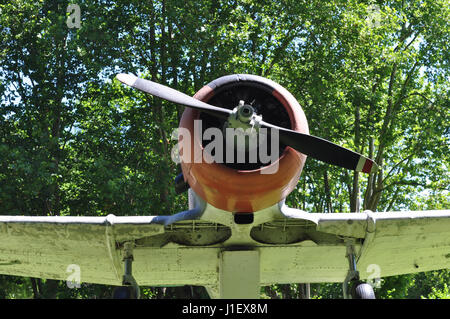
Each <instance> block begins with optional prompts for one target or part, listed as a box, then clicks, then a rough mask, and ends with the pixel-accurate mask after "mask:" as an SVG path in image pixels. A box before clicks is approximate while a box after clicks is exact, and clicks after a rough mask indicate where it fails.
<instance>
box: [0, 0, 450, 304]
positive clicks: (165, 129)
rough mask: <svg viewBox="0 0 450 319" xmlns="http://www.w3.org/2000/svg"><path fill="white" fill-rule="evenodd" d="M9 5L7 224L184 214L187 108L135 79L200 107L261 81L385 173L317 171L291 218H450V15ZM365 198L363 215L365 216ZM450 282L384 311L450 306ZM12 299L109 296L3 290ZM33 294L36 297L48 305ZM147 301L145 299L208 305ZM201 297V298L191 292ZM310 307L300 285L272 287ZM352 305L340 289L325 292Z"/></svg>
mask: <svg viewBox="0 0 450 319" xmlns="http://www.w3.org/2000/svg"><path fill="white" fill-rule="evenodd" d="M69 3H70V2H69V1H62V0H58V1H47V0H43V1H10V2H7V3H2V4H0V10H1V14H0V33H1V34H2V37H0V94H1V99H0V158H1V161H0V210H1V212H2V214H7V215H18V214H23V215H107V214H110V213H113V214H116V215H158V214H170V213H173V212H177V211H181V210H184V209H185V207H186V206H187V198H186V196H184V195H183V196H178V197H176V196H175V193H174V190H173V186H172V179H173V177H175V176H176V174H177V173H178V172H179V171H178V170H179V168H177V167H176V165H175V164H174V163H173V162H172V161H171V160H170V150H171V148H172V147H173V146H174V144H175V143H174V142H175V141H171V140H170V132H171V130H172V129H173V128H175V127H176V126H177V123H178V120H179V118H180V116H181V113H182V111H183V108H182V107H179V106H175V105H173V104H170V103H166V102H162V101H161V100H159V99H156V98H152V97H149V96H147V95H144V94H142V93H140V92H137V91H134V90H129V89H127V88H125V87H124V86H122V85H120V84H119V83H117V81H115V80H114V76H115V74H117V73H119V72H133V73H136V74H139V75H140V76H144V77H147V78H150V79H153V80H155V81H158V82H160V83H162V84H167V85H170V86H171V87H174V88H176V89H178V90H181V91H183V92H186V93H188V94H194V93H195V92H196V91H197V90H198V89H200V88H201V87H202V86H203V85H204V84H206V83H207V82H209V81H211V80H213V79H215V78H217V77H219V76H222V75H226V74H231V73H252V74H258V75H262V76H265V77H268V78H270V79H272V80H274V81H276V82H279V83H280V84H282V85H283V86H285V87H286V88H287V89H288V90H289V91H290V92H292V93H293V95H294V96H295V97H296V98H297V99H298V101H299V102H300V104H301V105H302V107H303V109H304V111H305V113H306V116H307V118H308V121H309V126H310V132H311V134H314V135H317V136H321V137H324V138H327V139H329V140H331V141H333V142H336V143H338V144H340V145H343V146H346V147H349V148H352V149H355V150H356V151H359V152H361V153H364V154H367V155H369V156H370V157H373V158H375V159H376V161H377V163H378V164H380V165H381V166H382V169H381V171H380V173H378V174H376V175H371V176H369V177H367V176H358V175H351V174H349V173H348V172H347V171H345V170H342V169H339V168H334V167H330V166H327V165H324V164H322V163H319V162H317V161H314V160H312V159H309V160H308V161H307V163H306V167H305V169H304V173H303V176H302V178H301V180H300V182H299V185H298V188H297V189H296V190H295V191H294V192H293V193H291V194H290V196H289V197H288V198H287V204H288V205H290V206H292V207H299V208H302V209H305V210H307V211H314V212H350V211H354V210H357V209H371V210H374V211H375V210H378V211H384V210H402V209H411V210H413V209H414V210H422V209H423V210H427V209H439V208H448V206H449V193H448V191H449V189H448V185H450V176H449V174H448V170H449V156H450V154H449V152H448V145H449V130H448V128H449V127H450V111H449V110H450V108H449V103H448V101H449V98H448V97H449V96H448V92H449V91H450V90H449V81H448V79H449V68H448V61H449V52H450V50H449V49H448V48H449V43H448V34H449V24H448V21H449V10H450V9H449V3H448V1H445V0H437V1H390V2H377V3H378V8H379V10H378V12H376V15H375V16H371V15H369V14H368V12H369V11H368V10H369V9H370V4H369V3H368V2H359V1H356V0H352V1H343V0H342V1H341V0H335V1H327V2H323V1H286V2H282V3H280V2H273V3H272V2H270V3H266V2H260V1H208V0H206V1H179V0H162V1H159V0H158V1H137V0H133V1H128V0H127V1H125V0H117V1H96V0H80V1H77V4H78V5H79V6H80V9H81V27H80V28H79V29H77V28H72V29H70V28H68V26H67V25H66V18H67V14H66V8H67V6H68V4H69ZM358 198H360V201H359V202H360V203H359V204H358ZM449 282H450V277H449V274H448V272H446V271H440V272H431V273H426V274H416V275H407V276H397V277H390V278H385V279H384V280H383V285H382V287H381V288H379V289H378V290H377V291H376V292H377V295H378V296H379V297H382V298H407V297H410V298H420V297H421V296H423V297H428V298H432V297H437V298H443V297H448V283H449ZM0 287H1V288H2V289H0V291H1V293H2V295H1V297H2V298H30V297H31V296H34V297H41V296H44V295H46V294H47V292H48V291H47V290H48V289H46V287H55V290H54V291H55V293H56V294H54V295H53V296H54V297H58V298H92V297H94V296H97V297H99V298H102V297H106V296H107V295H108V293H110V291H111V288H110V287H104V286H98V285H87V286H82V288H80V289H75V290H69V289H68V288H67V287H66V286H65V283H63V282H60V283H57V284H55V283H54V282H52V281H44V280H39V279H36V280H31V279H27V278H16V277H7V276H2V277H1V278H0ZM33 287H34V290H33ZM197 288H198V287H195V289H187V288H186V289H187V290H186V289H185V290H186V291H184V290H183V289H184V288H183V289H181V288H180V289H175V288H167V289H166V290H163V289H162V288H143V296H145V297H146V298H160V297H163V296H168V297H170V296H171V297H180V296H181V295H183V294H184V295H186V296H197V297H202V296H204V295H205V292H204V290H201V289H200V290H197ZM189 291H190V293H189ZM262 291H263V293H264V295H265V296H266V297H270V298H297V297H300V295H301V294H300V290H299V286H298V285H297V284H293V285H291V286H289V285H277V286H274V287H269V288H267V287H265V288H263V290H262ZM311 294H312V296H313V297H314V298H340V297H341V286H340V285H338V284H323V285H317V284H312V286H311Z"/></svg>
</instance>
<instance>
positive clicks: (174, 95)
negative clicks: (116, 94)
mask: <svg viewBox="0 0 450 319" xmlns="http://www.w3.org/2000/svg"><path fill="white" fill-rule="evenodd" d="M116 78H117V79H118V80H119V81H120V82H122V83H124V84H126V85H128V86H130V87H133V88H136V89H138V90H141V91H143V92H146V93H149V94H151V95H154V96H157V97H160V98H162V99H164V100H167V101H170V102H173V103H177V104H181V105H185V106H188V107H191V108H194V109H197V110H200V111H203V112H205V113H209V114H211V115H213V116H215V117H220V118H223V119H228V117H229V116H230V114H231V113H232V110H229V109H224V108H221V107H217V106H213V105H210V104H207V103H205V102H202V101H200V100H197V99H195V98H193V97H191V96H189V95H186V94H184V93H182V92H179V91H177V90H174V89H172V88H170V87H167V86H165V85H162V84H159V83H155V82H153V81H149V80H144V79H141V78H138V77H137V76H134V75H131V74H124V73H121V74H118V75H117V76H116ZM259 123H260V125H261V127H266V128H270V129H275V130H278V131H279V137H280V141H281V142H283V143H284V144H286V145H288V146H290V147H292V148H293V149H295V150H297V151H299V152H300V153H303V154H305V155H307V156H311V157H313V158H315V159H317V160H320V161H322V162H325V163H328V164H332V165H336V166H340V167H344V168H347V169H351V170H354V171H357V172H363V173H374V172H376V171H377V169H378V166H377V164H376V163H375V162H374V161H373V160H371V159H369V158H367V157H365V156H363V155H361V154H358V153H356V152H353V151H351V150H348V149H346V148H344V147H341V146H339V145H336V144H334V143H332V142H330V141H327V140H325V139H323V138H320V137H316V136H313V135H308V134H302V133H299V132H296V131H292V130H289V129H286V128H283V127H279V126H276V125H273V124H270V123H267V122H264V121H260V122H259Z"/></svg>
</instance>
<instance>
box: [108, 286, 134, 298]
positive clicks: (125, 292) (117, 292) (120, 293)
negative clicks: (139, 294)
mask: <svg viewBox="0 0 450 319" xmlns="http://www.w3.org/2000/svg"><path fill="white" fill-rule="evenodd" d="M113 299H137V298H136V289H135V288H134V287H133V286H120V287H116V288H114V290H113Z"/></svg>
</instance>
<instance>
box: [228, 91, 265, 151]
mask: <svg viewBox="0 0 450 319" xmlns="http://www.w3.org/2000/svg"><path fill="white" fill-rule="evenodd" d="M261 120H262V116H258V115H257V114H256V113H255V110H254V109H253V107H252V106H251V105H249V104H245V102H244V101H243V100H241V101H239V104H238V106H236V107H235V108H234V109H233V111H232V112H231V114H230V116H229V117H228V119H227V121H225V123H224V127H223V132H224V136H225V140H226V144H227V146H230V147H233V148H234V149H236V150H238V151H250V150H254V149H256V148H257V147H258V132H259V128H260V126H261V125H260V122H261ZM230 129H231V130H230ZM260 142H261V141H260Z"/></svg>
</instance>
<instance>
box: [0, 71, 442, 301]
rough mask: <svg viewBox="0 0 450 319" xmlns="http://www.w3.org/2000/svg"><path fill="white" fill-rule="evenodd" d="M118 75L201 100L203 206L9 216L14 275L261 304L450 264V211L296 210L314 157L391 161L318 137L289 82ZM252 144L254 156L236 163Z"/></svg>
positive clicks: (189, 124) (5, 243)
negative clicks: (199, 83) (293, 288)
mask: <svg viewBox="0 0 450 319" xmlns="http://www.w3.org/2000/svg"><path fill="white" fill-rule="evenodd" d="M116 78H117V79H118V80H119V81H121V82H122V83H124V84H126V85H127V86H130V87H132V88H135V89H138V90H140V91H143V92H146V93H148V94H151V95H154V96H157V97H159V98H162V99H165V100H168V101H170V102H173V103H177V104H180V105H184V106H187V107H186V109H185V111H184V113H183V115H182V118H181V120H180V125H179V129H180V131H179V133H178V135H177V137H178V145H177V147H178V149H177V150H175V153H178V154H176V155H178V156H179V161H180V165H181V170H182V174H180V175H179V176H177V177H176V178H175V188H176V191H177V193H182V192H185V191H187V192H188V198H189V209H188V210H186V211H183V212H179V213H176V214H173V215H159V214H158V215H156V216H114V215H111V214H110V215H108V216H100V217H85V216H0V273H1V274H7V275H16V276H27V277H37V278H46V279H56V280H67V279H68V278H72V279H73V278H74V277H73V275H77V276H78V277H76V278H77V280H75V281H78V282H85V283H97V284H106V285H113V286H117V288H116V289H115V290H114V293H113V298H119V299H122V298H124V299H125V298H139V294H140V288H139V286H183V285H195V286H204V287H206V289H207V291H208V294H209V295H210V297H211V298H225V299H252V298H260V288H261V286H265V285H271V284H276V283H299V282H300V283H325V282H326V283H333V282H334V283H336V282H340V283H342V288H343V295H344V298H348V299H374V298H375V294H374V290H373V287H372V285H371V284H369V283H370V281H369V280H372V279H375V278H380V277H386V276H393V275H400V274H408V273H416V272H422V271H430V270H437V269H445V268H450V210H436V211H399V212H372V211H364V212H354V213H309V212H305V211H302V210H299V209H294V208H290V207H288V206H287V205H286V204H285V199H286V197H287V196H288V195H289V194H290V193H291V192H292V191H293V190H294V189H295V187H296V186H297V184H298V180H299V178H300V175H301V172H302V169H303V167H304V164H305V161H306V158H307V156H309V157H312V158H315V159H317V160H320V161H323V162H325V163H328V164H331V165H337V166H340V167H343V168H345V169H350V170H354V171H357V172H362V173H367V174H374V173H375V172H376V171H377V169H379V168H378V166H377V164H376V163H375V162H374V161H373V160H371V159H369V158H366V157H365V156H363V155H361V154H358V153H356V152H353V151H351V150H348V149H346V148H343V147H341V146H339V145H336V144H334V143H332V142H329V141H327V140H325V139H322V138H319V137H315V136H313V135H310V134H309V128H308V123H307V120H306V117H305V114H304V112H303V110H302V108H301V106H300V105H299V103H298V102H297V100H296V99H295V98H294V96H293V95H292V94H291V93H290V92H288V91H287V90H286V89H285V88H283V87H282V86H281V85H279V84H277V83H275V82H273V81H271V80H269V79H266V78H263V77H260V76H256V75H249V74H233V75H227V76H223V77H220V78H218V79H216V80H214V81H212V82H210V83H209V84H207V85H205V86H204V87H203V88H201V89H200V90H199V91H198V92H197V93H196V94H195V95H194V96H193V97H191V96H189V95H186V94H184V93H181V92H179V91H176V90H174V89H172V88H169V87H167V86H164V85H161V84H158V83H155V82H152V81H149V80H146V79H142V78H138V77H136V76H134V75H131V74H118V75H117V76H116ZM208 129H210V131H209V134H210V136H209V140H212V135H214V134H216V135H220V134H219V133H224V132H225V131H226V129H234V130H235V131H239V129H240V130H241V131H240V132H241V133H242V132H243V134H241V135H243V137H244V138H243V139H239V138H238V137H239V136H237V135H236V136H232V138H231V139H226V143H225V144H226V145H225V146H222V148H220V147H219V146H218V145H219V143H215V144H214V145H213V146H217V148H215V149H214V152H213V151H212V150H213V148H212V147H211V143H212V142H211V143H209V144H208V143H207V141H206V140H208V138H206V140H205V138H204V137H205V133H206V131H207V130H208ZM264 129H266V131H265V132H263V131H264ZM211 132H212V133H214V134H211ZM182 133H183V134H182ZM255 137H256V144H254V143H253V142H254V140H252V139H253V138H255ZM209 140H208V141H209ZM222 141H223V140H222ZM251 141H253V142H251ZM217 142H220V139H219V138H217ZM234 142H236V143H234ZM272 142H273V143H272ZM276 142H278V144H277V143H276ZM252 143H253V144H252ZM258 143H260V144H258ZM265 144H267V145H269V146H267V145H266V147H267V148H268V150H269V149H270V151H271V152H270V153H271V154H275V155H276V156H275V157H273V158H272V159H271V160H270V161H267V160H266V161H264V160H263V158H262V156H260V155H261V154H262V153H261V154H260V153H258V152H256V153H257V154H256V157H254V158H252V159H253V160H249V158H250V153H251V152H252V151H258V150H259V149H262V148H263V147H262V145H265ZM255 145H256V148H255V147H254V146H255ZM219 150H222V152H219ZM239 152H240V153H243V154H244V155H245V156H248V158H247V157H246V158H245V160H243V161H237V162H236V160H235V159H236V158H237V157H238V153H239ZM219 153H220V154H219ZM267 153H269V152H267ZM227 154H228V155H227ZM227 156H229V157H227ZM255 158H256V159H255ZM227 159H231V160H229V161H228V160H227ZM75 270H76V271H77V272H76V273H75ZM368 282H369V283H368Z"/></svg>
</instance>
